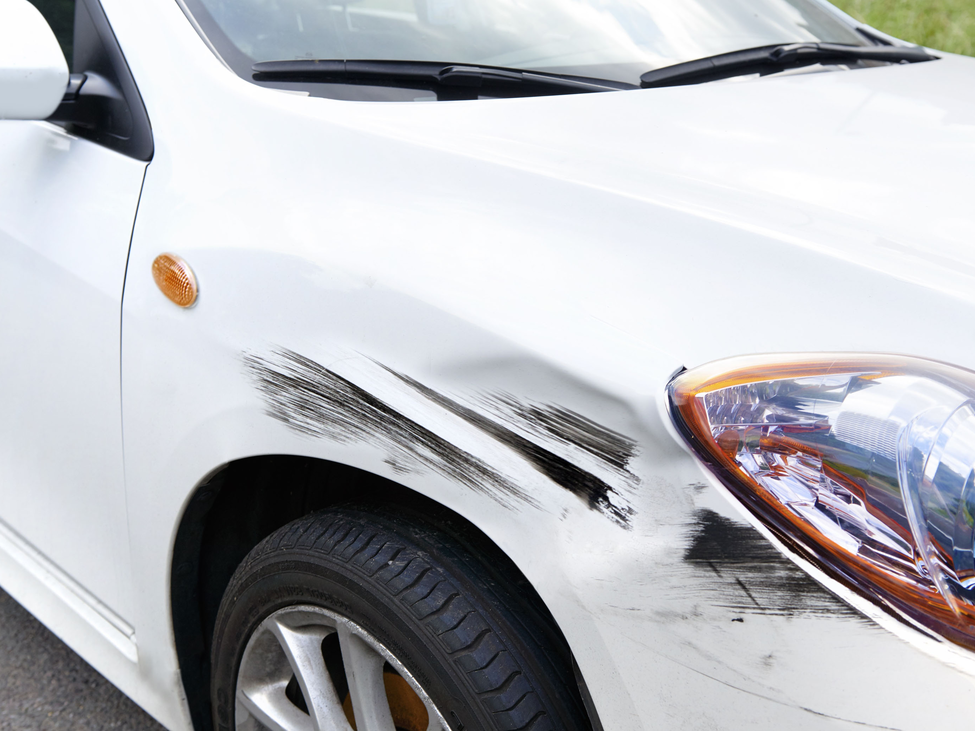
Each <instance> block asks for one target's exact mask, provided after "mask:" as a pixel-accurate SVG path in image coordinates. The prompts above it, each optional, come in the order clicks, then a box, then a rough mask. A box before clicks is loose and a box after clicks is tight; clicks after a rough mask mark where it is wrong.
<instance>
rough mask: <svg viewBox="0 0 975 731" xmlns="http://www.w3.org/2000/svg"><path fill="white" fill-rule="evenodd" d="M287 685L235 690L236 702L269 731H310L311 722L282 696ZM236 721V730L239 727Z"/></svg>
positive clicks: (268, 685) (268, 684)
mask: <svg viewBox="0 0 975 731" xmlns="http://www.w3.org/2000/svg"><path fill="white" fill-rule="evenodd" d="M286 685H287V683H273V684H272V683H267V684H264V685H262V686H260V687H256V688H243V687H240V688H238V689H237V701H238V703H240V705H242V706H244V708H245V709H247V712H248V713H249V714H250V715H251V716H253V717H254V718H256V719H257V720H258V721H259V722H260V723H261V724H262V725H263V726H265V727H266V728H268V729H270V731H312V729H313V728H314V726H313V725H312V720H311V718H309V717H308V716H306V715H305V714H304V713H302V712H301V711H300V710H299V709H298V708H296V707H295V706H294V705H293V704H292V703H291V701H289V700H288V698H287V696H285V694H284V689H285V686H286ZM239 721H240V719H238V724H237V725H238V728H239V727H240V723H239Z"/></svg>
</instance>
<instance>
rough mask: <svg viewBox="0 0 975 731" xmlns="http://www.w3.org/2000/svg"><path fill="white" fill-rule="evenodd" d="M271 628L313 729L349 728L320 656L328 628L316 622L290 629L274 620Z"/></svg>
mask: <svg viewBox="0 0 975 731" xmlns="http://www.w3.org/2000/svg"><path fill="white" fill-rule="evenodd" d="M271 631H272V632H274V634H275V636H276V637H277V638H278V641H279V642H280V643H281V648H282V649H283V650H284V652H285V654H286V655H287V656H288V662H289V663H290V664H291V669H292V670H293V671H294V674H295V677H296V678H297V679H298V685H299V686H301V693H302V695H303V696H304V699H305V705H306V706H307V707H308V713H309V715H310V717H311V720H312V723H313V726H312V728H314V729H315V730H316V731H352V728H351V726H349V722H348V721H347V720H346V718H345V712H344V711H343V710H342V702H341V701H340V700H339V697H338V694H337V693H336V692H335V685H334V684H333V683H332V678H331V676H330V675H329V674H328V669H327V668H326V667H325V659H324V658H323V657H322V640H323V639H324V638H325V636H326V635H327V634H328V630H325V629H324V628H323V627H320V626H319V627H313V628H309V629H292V628H291V627H288V626H287V625H286V624H284V623H283V622H280V621H275V622H273V624H272V626H271ZM359 731H362V729H360V730H359Z"/></svg>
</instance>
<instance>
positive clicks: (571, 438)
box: [483, 393, 639, 482]
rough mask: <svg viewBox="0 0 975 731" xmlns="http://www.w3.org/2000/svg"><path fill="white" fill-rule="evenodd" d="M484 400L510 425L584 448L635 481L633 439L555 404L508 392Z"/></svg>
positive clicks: (635, 449) (635, 445)
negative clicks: (529, 399) (631, 469)
mask: <svg viewBox="0 0 975 731" xmlns="http://www.w3.org/2000/svg"><path fill="white" fill-rule="evenodd" d="M483 403H484V404H485V406H487V407H488V408H490V409H491V410H492V411H494V412H495V413H497V414H499V415H500V416H501V418H503V419H504V420H505V421H506V422H508V423H509V425H512V426H517V427H521V428H523V429H525V430H527V431H528V432H529V433H532V434H535V435H538V436H541V437H543V438H549V439H553V440H555V441H556V442H558V443H560V444H563V445H565V446H568V447H574V448H577V449H581V450H582V451H583V452H585V453H587V454H588V455H589V456H591V457H593V458H594V459H596V460H597V461H598V462H600V463H602V464H603V465H604V466H605V467H607V468H608V469H611V470H613V471H615V472H617V473H619V474H621V475H624V476H625V477H627V478H628V479H633V480H636V478H635V476H634V475H633V474H632V473H631V472H630V471H629V465H630V462H631V461H632V460H633V458H634V457H636V455H637V443H636V441H634V440H633V439H630V438H629V437H627V436H625V435H623V434H620V433H619V432H615V431H613V430H612V429H608V428H606V427H605V426H603V425H601V424H597V423H596V422H594V421H593V420H592V419H589V418H587V417H585V416H583V415H582V414H577V413H576V412H574V411H571V410H569V409H566V408H563V407H561V406H556V405H554V404H541V403H533V402H525V401H521V400H519V399H517V398H515V397H514V396H512V395H511V394H508V393H499V394H494V395H491V396H487V397H485V398H484V399H483ZM636 482H639V480H636Z"/></svg>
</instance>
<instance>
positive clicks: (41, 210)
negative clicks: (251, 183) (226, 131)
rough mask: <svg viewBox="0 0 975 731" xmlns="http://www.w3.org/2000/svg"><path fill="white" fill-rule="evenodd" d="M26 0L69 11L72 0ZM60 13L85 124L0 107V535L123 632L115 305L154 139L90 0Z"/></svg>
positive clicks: (1, 545) (124, 563)
mask: <svg viewBox="0 0 975 731" xmlns="http://www.w3.org/2000/svg"><path fill="white" fill-rule="evenodd" d="M34 4H35V5H36V6H38V8H39V9H40V10H41V11H42V12H45V14H46V15H47V17H48V18H49V22H50V20H54V21H55V22H54V23H53V24H52V25H53V26H54V27H55V28H56V29H57V28H58V25H59V24H58V21H59V20H60V21H66V22H67V23H68V24H69V25H70V24H71V20H72V18H71V15H70V13H71V11H70V5H72V4H73V2H72V0H53V1H51V2H44V1H43V0H35V1H34ZM65 6H68V8H69V11H68V12H69V15H68V17H67V18H65V17H64V15H63V14H62V15H57V11H58V10H63V8H64V7H65ZM52 14H53V15H52ZM73 20H74V29H73V34H70V35H68V36H67V38H72V37H73V45H74V49H73V57H74V62H73V67H72V70H73V71H82V72H87V77H86V78H87V80H86V81H85V84H86V85H88V86H89V88H90V89H93V90H97V87H99V86H101V88H102V89H103V93H102V96H103V97H104V98H100V99H95V100H92V99H88V100H87V103H89V106H88V107H87V112H86V115H85V119H84V120H83V122H84V123H83V125H75V124H56V123H52V122H50V121H9V120H7V121H0V348H2V357H0V549H5V550H6V552H7V553H8V554H10V555H14V556H18V557H20V559H19V560H20V561H21V562H22V563H24V562H26V564H28V565H27V566H26V568H27V569H28V570H29V571H33V572H34V573H35V574H37V573H38V572H41V573H43V574H44V577H45V579H44V580H45V581H48V580H53V581H55V582H56V583H58V584H59V585H60V586H61V587H62V589H64V588H65V587H66V588H67V589H68V590H69V592H70V593H71V594H72V596H73V597H74V599H75V600H79V599H80V600H81V601H82V602H83V603H85V604H87V605H88V607H89V608H91V609H94V610H95V611H97V612H98V613H100V614H101V615H102V617H103V618H104V619H107V620H108V621H109V622H111V623H112V624H114V625H115V627H116V629H119V630H120V631H121V632H122V633H123V634H126V635H131V628H130V627H128V625H127V624H126V623H125V621H124V620H123V619H122V617H124V616H126V615H127V614H128V610H127V606H126V598H125V595H124V587H125V585H126V584H127V581H126V579H127V577H128V575H129V566H128V535H127V531H126V528H125V526H126V511H125V494H124V485H123V463H122V429H121V402H120V399H121V394H120V370H119V369H120V313H121V299H122V288H123V284H124V280H125V269H126V259H127V256H128V250H129V241H130V238H131V234H132V227H133V223H134V220H135V215H136V209H137V207H138V202H139V196H140V192H141V189H142V182H143V178H144V174H145V169H146V165H147V161H148V159H149V158H150V157H151V154H152V141H151V133H150V130H149V126H148V120H147V119H146V115H145V109H144V107H143V105H142V102H141V98H140V97H139V94H138V91H137V90H136V88H135V85H134V82H133V80H132V78H131V75H130V74H129V71H128V68H127V66H126V64H125V60H124V56H123V55H122V53H121V50H120V49H119V48H118V45H117V42H116V40H115V37H114V35H113V34H112V31H111V27H110V25H109V23H108V20H107V18H106V17H105V15H104V13H103V11H102V9H101V7H100V5H99V3H98V0H77V7H76V9H75V10H74V13H73ZM67 38H62V39H61V40H62V47H65V46H66V45H67ZM82 88H84V86H83V87H82ZM63 106H64V105H62V107H63ZM59 111H61V110H59ZM57 114H58V113H56V114H55V116H57ZM62 116H64V115H63V114H62ZM69 116H70V113H69Z"/></svg>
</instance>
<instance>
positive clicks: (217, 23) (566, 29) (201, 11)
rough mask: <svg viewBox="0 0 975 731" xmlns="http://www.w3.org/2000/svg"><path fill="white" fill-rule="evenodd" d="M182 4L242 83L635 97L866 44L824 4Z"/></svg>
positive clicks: (416, 0) (550, 0) (660, 0)
mask: <svg viewBox="0 0 975 731" xmlns="http://www.w3.org/2000/svg"><path fill="white" fill-rule="evenodd" d="M183 1H184V3H185V5H186V7H187V10H188V11H189V12H190V13H191V14H192V15H193V17H194V18H195V19H196V21H197V23H198V24H199V26H200V27H201V28H202V31H203V33H204V34H205V35H206V36H207V38H208V39H209V41H210V42H211V44H212V45H213V46H214V48H215V50H216V51H217V52H218V53H219V54H220V55H221V56H222V57H223V58H224V59H225V60H226V61H227V63H228V64H229V65H230V66H231V67H232V68H233V69H234V70H235V71H237V73H239V74H241V75H242V76H244V77H245V78H247V79H250V78H251V66H252V65H253V64H254V63H255V62H260V61H281V60H295V59H341V60H401V61H435V62H445V63H452V64H477V65H485V66H501V67H509V68H519V69H526V70H532V71H541V72H547V73H558V74H571V75H576V76H587V77H598V78H602V79H608V80H613V81H619V82H626V83H631V84H637V85H638V84H639V83H640V75H641V74H643V73H645V72H647V71H649V70H651V69H656V68H660V67H663V66H669V65H671V64H675V63H680V62H683V61H690V60H693V59H697V58H702V57H705V56H712V55H715V54H719V53H727V52H729V51H737V50H741V49H745V48H754V47H757V46H767V45H772V44H776V43H789V42H798V41H826V42H831V43H845V44H856V45H866V44H867V43H868V41H867V40H866V39H865V38H864V37H863V36H862V35H860V34H859V33H857V31H856V30H855V29H854V27H852V26H851V25H850V24H849V23H848V21H846V20H845V19H844V18H843V16H841V15H840V14H838V13H835V12H833V11H832V10H831V9H830V6H827V5H826V4H825V3H823V2H820V1H819V0H346V1H342V0H338V1H337V0H183ZM302 86H303V87H306V88H307V87H308V86H315V85H314V84H311V85H309V84H303V85H302Z"/></svg>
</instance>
